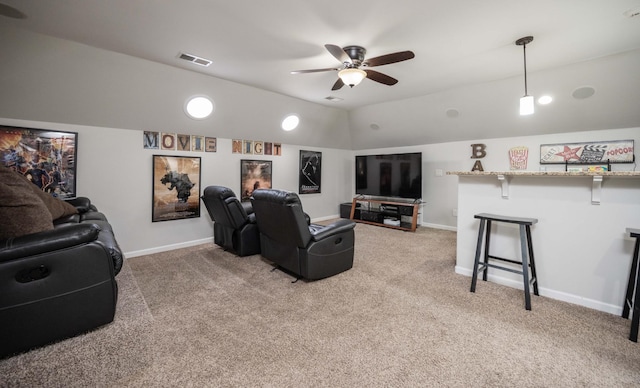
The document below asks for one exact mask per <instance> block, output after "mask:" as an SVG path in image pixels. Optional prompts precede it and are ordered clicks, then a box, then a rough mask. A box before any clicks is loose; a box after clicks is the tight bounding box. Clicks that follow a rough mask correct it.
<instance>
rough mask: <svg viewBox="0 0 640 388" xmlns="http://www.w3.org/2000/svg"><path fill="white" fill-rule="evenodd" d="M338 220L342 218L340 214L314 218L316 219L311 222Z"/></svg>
mask: <svg viewBox="0 0 640 388" xmlns="http://www.w3.org/2000/svg"><path fill="white" fill-rule="evenodd" d="M336 218H340V214H334V215H331V216H327V217H319V218H314V219H312V220H311V222H321V221H328V220H335V219H336Z"/></svg>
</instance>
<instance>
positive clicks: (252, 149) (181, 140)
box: [142, 131, 282, 156]
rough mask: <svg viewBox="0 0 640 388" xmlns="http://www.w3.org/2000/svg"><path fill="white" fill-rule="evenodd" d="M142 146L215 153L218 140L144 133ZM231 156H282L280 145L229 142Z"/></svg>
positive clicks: (205, 137)
mask: <svg viewBox="0 0 640 388" xmlns="http://www.w3.org/2000/svg"><path fill="white" fill-rule="evenodd" d="M142 146H143V148H144V149H150V150H157V149H162V150H169V151H190V152H216V151H217V149H218V139H217V138H215V137H208V136H200V135H182V134H176V133H165V132H154V131H144V132H143V133H142ZM231 153H232V154H248V155H275V156H281V155H282V144H281V143H271V142H267V141H260V140H240V139H232V140H231Z"/></svg>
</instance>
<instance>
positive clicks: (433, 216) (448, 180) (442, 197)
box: [350, 128, 640, 230]
mask: <svg viewBox="0 0 640 388" xmlns="http://www.w3.org/2000/svg"><path fill="white" fill-rule="evenodd" d="M623 139H633V140H634V141H635V145H636V155H638V151H637V149H638V147H640V146H639V144H640V128H625V129H610V130H599V131H585V132H572V133H560V134H554V135H540V136H523V137H509V138H501V139H484V140H475V141H474V140H469V141H462V142H452V143H441V144H427V145H417V146H411V147H390V148H376V149H368V150H359V151H355V152H354V155H365V154H378V153H380V154H383V153H395V152H422V185H423V186H422V195H423V198H422V200H423V202H424V204H423V205H422V208H421V214H420V216H421V218H419V220H418V221H419V222H421V223H422V225H424V226H431V227H436V228H442V229H450V230H455V229H456V224H457V217H455V216H454V215H453V213H454V209H455V210H457V208H458V177H457V176H455V175H446V172H447V171H471V169H472V168H473V165H474V163H475V161H476V160H479V161H480V162H481V163H482V166H483V168H484V170H485V171H509V157H508V152H509V149H510V148H512V147H515V146H526V147H528V148H529V161H528V166H527V170H532V171H539V170H540V168H541V167H540V145H541V144H553V143H563V142H568V143H571V142H587V141H601V140H602V141H604V140H623ZM478 143H482V144H485V145H486V153H487V155H486V156H485V157H484V158H482V159H472V158H471V155H472V147H471V145H472V144H478ZM636 157H637V156H636ZM351 164H352V166H351V167H350V169H351V171H352V175H351V184H350V187H351V188H352V194H353V188H354V187H355V161H352V162H351ZM544 168H545V169H546V170H547V171H553V170H556V171H562V170H563V169H564V166H557V165H545V166H544ZM612 169H613V171H631V170H634V169H636V165H634V164H616V165H613V167H612ZM436 170H442V171H443V172H444V173H445V174H444V175H443V176H436Z"/></svg>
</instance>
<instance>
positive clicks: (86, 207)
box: [0, 198, 123, 357]
mask: <svg viewBox="0 0 640 388" xmlns="http://www.w3.org/2000/svg"><path fill="white" fill-rule="evenodd" d="M69 202H70V203H72V204H73V205H74V206H76V208H77V209H78V210H79V214H74V215H71V216H68V217H64V218H60V219H57V220H55V222H54V224H55V227H54V229H52V230H46V231H42V232H37V233H32V234H27V235H23V236H20V237H13V238H7V239H0V357H6V356H8V355H11V354H13V353H17V352H21V351H25V350H28V349H31V348H34V347H38V346H42V345H45V344H48V343H50V342H54V341H58V340H61V339H64V338H68V337H72V336H75V335H78V334H80V333H83V332H86V331H89V330H91V329H94V328H96V327H99V326H102V325H105V324H107V323H109V322H111V321H113V318H114V315H115V311H116V303H117V298H118V285H117V283H116V280H115V275H116V274H117V273H118V272H119V271H120V269H121V267H122V264H123V254H122V251H121V250H120V247H119V246H118V244H117V242H116V240H115V237H114V235H113V231H112V229H111V226H110V225H109V223H108V221H107V218H106V217H105V216H104V214H102V213H100V212H98V211H97V209H96V208H95V206H93V205H91V203H90V201H89V200H88V198H76V199H73V200H70V201H69Z"/></svg>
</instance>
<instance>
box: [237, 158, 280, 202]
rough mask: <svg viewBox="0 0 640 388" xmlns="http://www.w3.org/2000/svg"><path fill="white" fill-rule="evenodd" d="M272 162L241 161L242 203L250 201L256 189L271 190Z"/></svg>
mask: <svg viewBox="0 0 640 388" xmlns="http://www.w3.org/2000/svg"><path fill="white" fill-rule="evenodd" d="M271 174H272V162H271V161H270V160H245V159H242V160H241V161H240V184H241V187H240V192H241V193H242V194H241V200H242V201H249V200H250V199H251V194H252V193H253V190H255V189H270V188H271Z"/></svg>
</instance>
